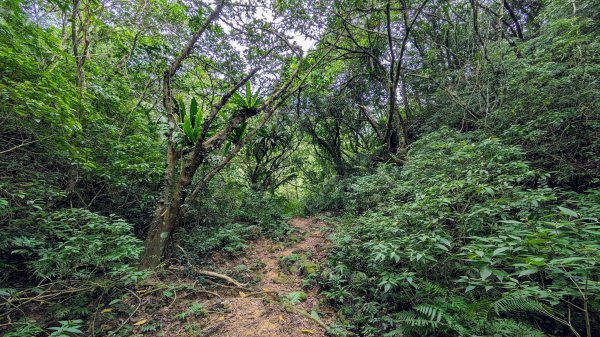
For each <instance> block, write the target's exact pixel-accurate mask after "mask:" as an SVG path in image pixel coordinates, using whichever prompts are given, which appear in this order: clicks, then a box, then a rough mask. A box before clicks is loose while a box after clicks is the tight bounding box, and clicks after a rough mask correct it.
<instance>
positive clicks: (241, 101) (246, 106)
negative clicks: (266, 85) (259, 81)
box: [231, 81, 263, 112]
mask: <svg viewBox="0 0 600 337" xmlns="http://www.w3.org/2000/svg"><path fill="white" fill-rule="evenodd" d="M259 95H260V90H257V91H256V92H255V93H252V89H251V87H250V81H246V88H245V92H244V96H242V95H240V94H239V93H237V92H236V93H235V94H233V96H232V97H231V102H232V103H233V104H235V105H236V106H237V108H238V109H240V110H241V111H242V112H255V111H256V109H257V108H258V106H259V104H260V103H262V101H263V100H262V98H261V97H259Z"/></svg>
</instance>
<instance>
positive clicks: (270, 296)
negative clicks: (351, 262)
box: [209, 218, 333, 337]
mask: <svg viewBox="0 0 600 337" xmlns="http://www.w3.org/2000/svg"><path fill="white" fill-rule="evenodd" d="M290 224H291V225H292V226H293V227H294V228H295V229H296V232H297V233H296V234H295V235H293V236H292V239H293V240H292V241H293V242H292V243H288V244H287V245H286V244H283V243H277V242H273V241H271V240H268V239H259V240H257V241H255V242H252V243H251V245H250V246H251V247H250V248H249V249H248V250H247V252H246V254H245V256H244V257H241V258H238V259H234V260H231V261H228V262H227V263H226V264H225V265H223V266H221V267H222V268H223V269H229V268H232V267H233V266H240V265H243V266H250V268H251V269H252V270H254V273H255V275H256V276H257V277H256V278H258V277H260V281H258V283H256V284H255V285H253V286H252V287H251V289H250V290H248V291H239V289H235V290H234V289H231V290H230V291H226V292H225V293H220V295H221V297H222V298H221V299H220V300H218V301H215V305H217V304H218V306H219V307H220V308H221V310H215V312H213V313H212V314H211V316H210V317H209V322H213V327H214V329H215V330H216V331H215V332H214V333H212V334H209V335H211V336H221V337H244V336H256V337H259V336H260V337H271V336H273V337H275V336H325V329H324V327H323V326H322V325H321V324H320V323H319V322H317V320H315V319H311V318H309V317H307V315H310V313H312V314H313V316H314V317H316V315H315V313H316V314H317V315H318V320H320V321H321V322H322V323H325V324H330V323H331V320H332V319H331V317H333V313H332V312H331V311H328V309H327V308H326V307H324V305H323V304H322V302H323V301H321V298H320V297H319V296H318V294H317V291H316V290H315V289H314V288H313V289H311V290H303V287H302V285H303V279H306V278H307V277H309V275H310V274H314V273H315V272H316V263H319V262H320V261H322V260H323V259H324V257H325V253H326V252H325V251H326V248H327V245H328V241H327V239H326V234H325V233H324V232H323V231H322V229H324V228H325V227H327V224H326V223H324V222H322V221H319V220H317V219H305V218H294V219H292V220H291V221H290ZM290 293H292V295H289V294H290Z"/></svg>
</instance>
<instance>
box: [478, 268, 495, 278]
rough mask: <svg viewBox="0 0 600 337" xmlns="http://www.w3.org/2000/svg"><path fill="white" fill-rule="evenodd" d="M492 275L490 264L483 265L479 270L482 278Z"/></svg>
mask: <svg viewBox="0 0 600 337" xmlns="http://www.w3.org/2000/svg"><path fill="white" fill-rule="evenodd" d="M490 275H492V269H491V268H490V267H488V266H483V267H482V268H481V269H480V270H479V276H481V279H482V280H485V279H487V278H488V277H490Z"/></svg>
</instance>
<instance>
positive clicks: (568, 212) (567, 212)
mask: <svg viewBox="0 0 600 337" xmlns="http://www.w3.org/2000/svg"><path fill="white" fill-rule="evenodd" d="M556 207H557V208H558V209H559V210H560V212H561V213H562V214H565V215H568V216H571V217H573V218H577V213H576V212H575V211H573V210H571V209H568V208H566V207H561V206H556Z"/></svg>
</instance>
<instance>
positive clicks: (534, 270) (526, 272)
mask: <svg viewBox="0 0 600 337" xmlns="http://www.w3.org/2000/svg"><path fill="white" fill-rule="evenodd" d="M535 273H537V269H525V270H522V271H521V272H520V273H519V277H522V276H527V275H531V274H535Z"/></svg>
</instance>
